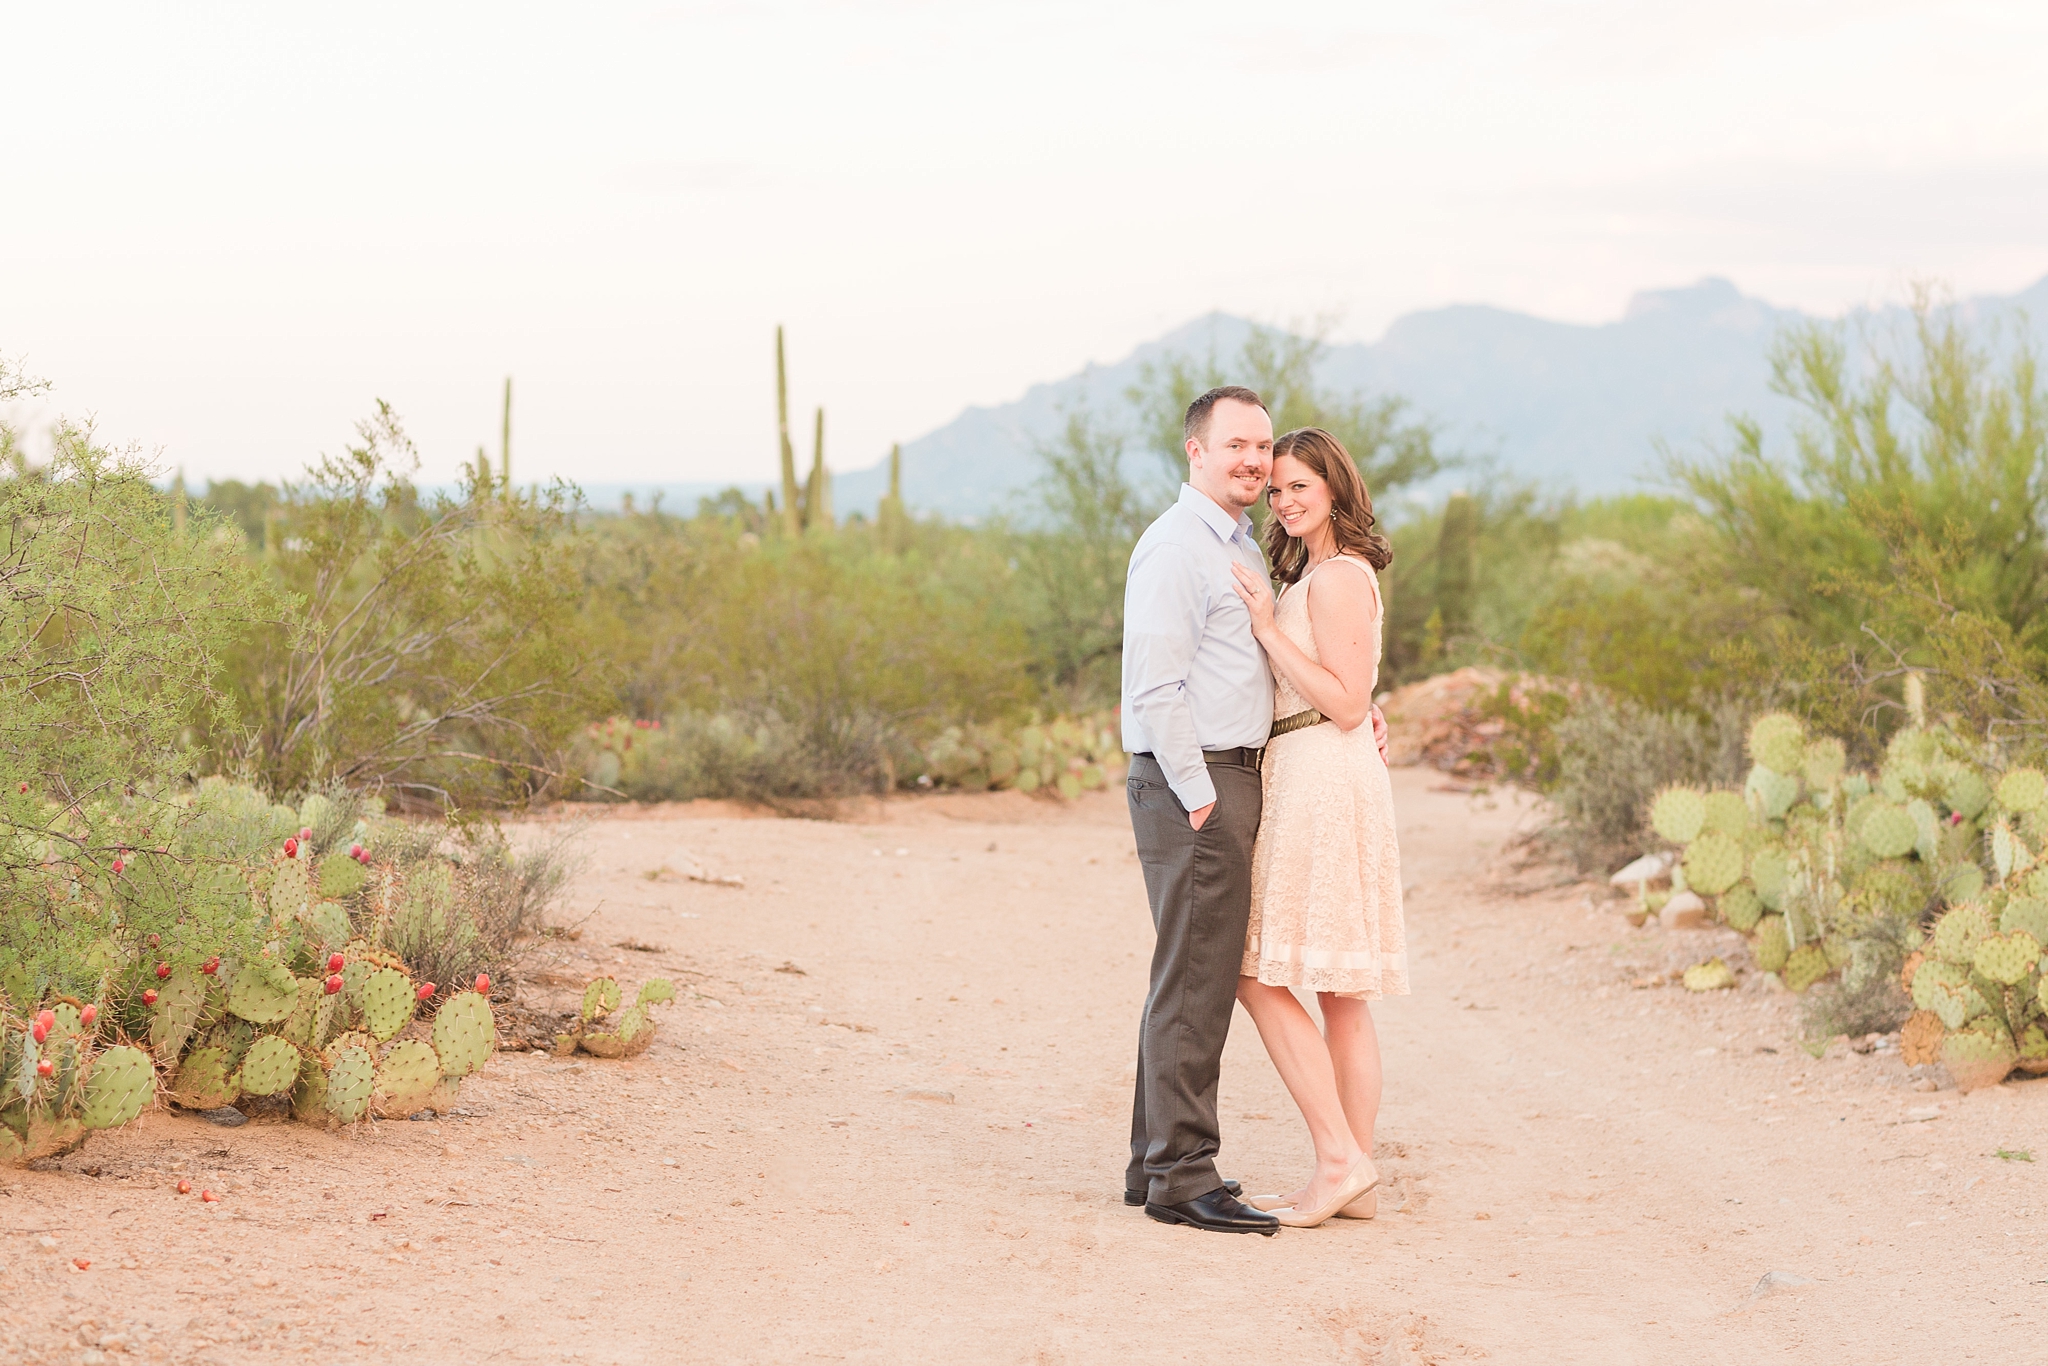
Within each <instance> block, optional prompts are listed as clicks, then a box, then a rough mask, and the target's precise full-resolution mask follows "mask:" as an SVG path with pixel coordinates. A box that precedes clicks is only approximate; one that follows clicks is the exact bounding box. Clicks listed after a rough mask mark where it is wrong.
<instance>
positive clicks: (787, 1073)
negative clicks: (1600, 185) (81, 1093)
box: [0, 769, 2048, 1366]
mask: <svg viewBox="0 0 2048 1366" xmlns="http://www.w3.org/2000/svg"><path fill="white" fill-rule="evenodd" d="M1436 781H1437V778H1436V775H1434V774H1431V773H1429V772H1427V771H1425V770H1415V769H1410V770H1399V771H1397V773H1396V794H1397V800H1398V804H1399V810H1400V814H1401V820H1402V822H1403V829H1402V845H1403V851H1404V858H1405V859H1406V878H1407V882H1408V883H1409V886H1410V891H1409V902H1408V914H1409V926H1410V935H1411V943H1412V945H1413V952H1414V964H1413V975H1414V980H1415V984H1416V993H1417V994H1416V995H1414V996H1412V997H1409V998H1406V999H1402V1000H1398V1001H1393V1002H1388V1003H1385V1004H1383V1005H1381V1006H1379V1007H1378V1008H1377V1018H1378V1020H1379V1022H1380V1028H1381V1031H1382V1039H1383V1043H1384V1047H1385V1051H1386V1055H1387V1073H1388V1087H1387V1101H1386V1107H1385V1112H1384V1127H1383V1129H1382V1131H1381V1133H1380V1135H1379V1156H1380V1160H1381V1166H1382V1170H1383V1171H1385V1172H1386V1173H1387V1174H1388V1176H1389V1178H1390V1189H1389V1190H1388V1192H1387V1194H1386V1197H1385V1199H1384V1200H1383V1204H1382V1208H1383V1211H1385V1212H1383V1213H1382V1215H1381V1217H1380V1218H1379V1219H1377V1220H1375V1221H1373V1222H1370V1223H1360V1222H1351V1221H1338V1222H1334V1223H1332V1224H1330V1225H1327V1226H1325V1227H1323V1228H1321V1229H1316V1230H1309V1231H1297V1230H1288V1231H1284V1232H1282V1233H1281V1234H1280V1235H1279V1236H1278V1237H1276V1238H1272V1239H1264V1238H1247V1237H1232V1236H1225V1235H1217V1234H1207V1233H1199V1232H1195V1231H1193V1230H1187V1229H1176V1228H1167V1227H1163V1226H1161V1225H1158V1224H1154V1223H1152V1222H1150V1221H1148V1220H1147V1219H1146V1218H1145V1217H1144V1216H1143V1214H1142V1213H1141V1212H1140V1211H1137V1210H1132V1209H1126V1208H1125V1207H1124V1206H1123V1204H1122V1202H1121V1199H1120V1191H1121V1186H1122V1169H1123V1163H1124V1150H1125V1135H1126V1127H1127V1123H1128V1119H1127V1115H1128V1110H1127V1106H1128V1103H1129V1093H1130V1086H1131V1080H1130V1079H1131V1059H1132V1051H1133V1047H1134V1044H1135V1038H1136V1020H1137V1010H1138V1005H1139V1002H1140V1000H1141V999H1142V996H1143V992H1144V985H1145V961H1146V957H1147V955H1148V954H1149V952H1150V941H1151V929H1150V922H1149V920H1148V918H1147V915H1146V911H1145V903H1144V896H1143V888H1142V884H1141V881H1140V876H1139V872H1138V867H1137V861H1136V858H1135V856H1134V855H1133V853H1132V850H1131V839H1130V832H1129V828H1128V826H1127V824H1126V820H1125V815H1124V811H1123V805H1122V795H1121V794H1120V793H1114V792H1112V793H1108V794H1098V795H1096V796H1093V797H1090V798H1088V799H1086V800H1084V801H1082V802H1080V803H1076V804H1074V805H1072V806H1067V807H1062V806H1058V805H1056V804H1052V803H1047V802H1040V801H1033V800H1029V799H1025V798H1021V797H1016V796H1014V795H1004V796H990V797H978V798H960V797H951V798H928V799H920V800H906V801H901V802H893V803H890V804H888V805H886V806H879V807H876V808H874V809H871V810H869V811H867V812H865V813H863V814H864V816H865V819H863V820H860V821H855V822H843V823H823V822H816V821H798V820H776V819H748V818H745V817H744V815H743V814H742V813H735V812H732V811H729V810H721V809H719V808H716V807H711V808H704V807H699V808H695V809H669V810H660V809H655V810H643V811H622V812H617V813H613V814H609V815H606V816H604V817H602V818H600V819H597V820H594V821H593V822H592V823H591V825H590V827H589V829H588V831H587V833H586V835H585V847H586V848H587V849H588V851H589V854H590V861H589V867H588V871H587V874H586V876H585V877H584V878H583V879H582V880H581V881H580V883H579V884H578V893H577V897H578V901H579V903H580V905H579V906H578V908H577V913H578V914H583V913H586V912H588V913H589V918H588V920H587V921H586V923H585V924H584V933H583V937H582V938H581V939H580V940H579V941H578V942H577V943H576V945H575V946H574V947H573V950H572V952H571V954H570V956H569V957H568V958H567V959H566V961H564V962H562V963H561V964H559V969H560V971H561V973H562V975H563V976H564V977H565V978H574V979H575V980H581V977H582V976H583V975H584V974H587V973H590V972H593V971H597V970H605V969H615V970H616V971H617V972H618V973H619V974H620V975H621V976H622V977H623V978H624V979H625V980H626V981H627V982H628V984H629V986H630V985H631V984H633V983H636V982H638V981H639V980H640V979H641V978H642V977H645V976H653V975H662V974H666V975H669V976H672V977H674V978H675V979H676V980H677V982H678V984H679V985H682V986H683V987H684V990H683V992H682V999H681V1000H680V1001H679V1002H678V1004H676V1005H674V1006H672V1007H667V1008H665V1012H664V1016H663V1024H662V1033H661V1037H660V1040H659V1042H657V1043H656V1045H655V1046H654V1048H653V1049H652V1050H651V1051H650V1052H648V1053H647V1054H645V1055H644V1056H642V1057H640V1058H637V1059H633V1060H629V1061H618V1062H599V1061H594V1060H584V1061H581V1062H565V1061H559V1060H555V1059H552V1058H544V1057H541V1056H538V1055H514V1054H500V1055H499V1056H498V1058H497V1059H496V1060H495V1061H494V1062H493V1063H492V1065H491V1066H490V1067H489V1068H488V1069H487V1071H486V1073H485V1074H484V1076H483V1077H482V1078H480V1079H479V1080H477V1081H476V1082H474V1083H472V1084H471V1085H469V1086H468V1087H466V1088H465V1090H464V1092H463V1109H464V1110H465V1111H467V1113H464V1114H458V1115H449V1116H444V1117H442V1118H440V1119H438V1120H435V1121H410V1122H408V1121H397V1122H386V1123H375V1124H368V1125H361V1126H357V1127H356V1128H355V1129H354V1130H351V1131H348V1132H343V1133H335V1134H328V1133H323V1132H319V1131H316V1130H310V1129H308V1128H306V1127H305V1126H302V1125H295V1124H289V1123H275V1124H271V1123H260V1122H259V1123H252V1124H249V1125H248V1126H246V1127H243V1128H239V1129H232V1130H229V1129H220V1128H215V1127H213V1126H210V1125H208V1124H206V1123H204V1122H203V1121H200V1120H198V1119H195V1118H192V1117H189V1116H184V1115H173V1114H157V1115H152V1116H148V1117H145V1119H144V1120H143V1121H141V1122H140V1123H138V1124H136V1125H134V1126H132V1127H131V1128H129V1129H127V1130H124V1131H121V1132H119V1133H115V1134H111V1135H104V1136H100V1137H98V1138H96V1139H95V1140H94V1141H93V1142H91V1143H90V1144H89V1145H88V1146H87V1147H86V1148H85V1149H84V1150H83V1151H81V1152H80V1153H78V1154H75V1155H73V1156H72V1157H69V1158H67V1159H65V1160H64V1161H63V1162H62V1164H61V1167H60V1168H58V1169H53V1170H48V1171H37V1172H8V1173H4V1174H0V1230H4V1236H0V1350H4V1351H5V1352H6V1354H7V1357H8V1359H10V1360H20V1361H28V1362H37V1363H41V1362H81V1361H82V1362H100V1361H108V1362H119V1361H124V1360H136V1359H140V1360H165V1359H169V1360H174V1361H180V1362H183V1361H219V1362H242V1361H261V1360H265V1359H268V1358H269V1357H271V1356H272V1355H273V1354H280V1353H281V1354H285V1355H291V1354H301V1355H308V1356H312V1357H316V1358H318V1359H320V1360H323V1361H334V1362H356V1361H361V1362H388V1361H395V1360H408V1361H427V1362H441V1361H449V1362H454V1361H462V1362H470V1363H480V1362H499V1361H503V1362H550V1361H584V1362H592V1363H608V1362H620V1363H626V1362H675V1361H713V1360H717V1361H748V1362H751V1361H760V1362H786V1361H803V1360H813V1359H815V1360H839V1361H860V1362H895V1361H904V1360H911V1359H918V1360H927V1361H945V1362H954V1361H958V1362H1025V1363H1041V1362H1043V1363H1051V1362H1094V1361H1104V1362H1108V1361H1116V1362H1180V1361H1189V1362H1214V1361H1228V1360H1245V1361H1260V1362H1263V1361H1281V1360H1286V1361H1311V1362H1313V1361H1331V1362H1370V1363H1375V1366H1388V1364H1393V1363H1416V1362H1455V1361H1459V1360H1462V1359H1467V1358H1481V1357H1486V1358H1492V1359H1494V1360H1499V1361H1509V1362H1524V1361H1527V1362H1572V1363H1588V1362H1674V1361H1679V1362H1693V1361H1699V1362H1707V1361H1714V1362H1720V1361H1737V1360H1739V1361H1766V1362H1775V1361H1787V1362H1830V1363H1832V1362H1845V1361H1859V1362H1864V1361H1868V1362H1918V1361H1923V1360H1931V1359H1936V1358H1940V1359H1944V1360H1972V1359H1976V1360H1987V1361H1988V1360H2000V1361H2007V1360H2039V1359H2042V1357H2043V1356H2044V1354H2048V1349H2044V1348H2043V1347H2042V1346H2041V1338H2040V1333H2041V1326H2040V1325H2041V1323H2042V1318H2043V1309H2044V1306H2048V1257H2044V1254H2043V1252H2042V1249H2041V1247H2040V1230H2041V1229H2042V1227H2043V1223H2044V1218H2048V1201H2044V1197H2043V1195H2042V1193H2041V1190H2040V1183H2041V1179H2042V1175H2043V1173H2044V1170H2048V1082H2027V1083H2020V1084H2013V1085H2008V1086H2005V1087H2000V1088H1997V1089H1996V1090H1993V1091H1990V1092H1980V1093H1977V1094H1974V1095H1971V1096H1969V1097H1962V1096H1959V1095H1958V1094H1957V1093H1956V1092H1954V1091H1940V1092H1932V1093H1928V1092H1922V1091H1916V1090H1914V1089H1912V1080H1911V1079H1910V1078H1909V1077H1908V1076H1907V1074H1906V1072H1905V1070H1904V1068H1903V1067H1902V1066H1901V1065H1900V1063H1899V1061H1898V1060H1897V1058H1896V1056H1895V1055H1891V1056H1887V1055H1885V1054H1882V1053H1879V1054H1873V1055H1871V1056H1868V1057H1859V1056H1856V1055H1854V1054H1851V1053H1847V1052H1845V1051H1843V1050H1840V1049H1837V1051H1836V1052H1835V1053H1834V1054H1833V1055H1831V1056H1830V1057H1828V1058H1827V1059H1825V1060H1823V1061H1815V1060H1813V1059H1812V1058H1810V1057H1808V1056H1807V1055H1806V1054H1805V1053H1803V1052H1801V1051H1800V1050H1799V1049H1798V1048H1797V1047H1796V1045H1795V1044H1793V1042H1792V1040H1791V1035H1792V1029H1793V1012H1792V1009H1791V1006H1790V1004H1789V1002H1788V1000H1787V999H1786V998H1785V997H1784V996H1783V995H1782V994H1778V995H1773V994H1769V993H1766V992H1763V991H1758V990H1751V989H1745V990H1739V991H1732V992H1722V993H1718V994H1716V995H1714V996H1711V997H1696V996H1692V995H1690V994H1688V993H1686V992H1684V991H1683V990H1681V989H1679V988H1676V987H1672V986H1668V985H1663V986H1648V987H1637V986H1634V985H1632V984H1634V983H1638V982H1642V981H1645V980H1654V978H1655V975H1656V974H1657V972H1658V971H1659V970H1661V969H1664V968H1667V967H1669V966H1671V965H1674V964H1682V963H1685V962H1691V961H1695V960H1697V959H1698V958H1701V957H1704V956H1705V955H1706V954H1707V953H1708V952H1711V951H1714V950H1715V949H1716V948H1717V947H1719V944H1720V941H1719V940H1718V939H1717V938H1716V936H1715V935H1714V934H1713V933H1711V932H1700V933H1691V934H1678V935H1667V934H1665V933H1663V932H1661V931H1658V930H1655V929H1648V930H1630V929H1628V928H1627V927H1626V924H1625V922H1623V921H1622V920H1621V919H1620V918H1619V917H1618V916H1617V915H1615V914H1614V913H1613V911H1612V909H1611V908H1610V907H1608V906H1607V905H1606V904H1604V903H1602V904H1599V905H1596V904H1594V902H1592V901H1591V900H1589V899H1588V897H1587V893H1586V889H1585V888H1577V887H1574V888H1552V889H1550V890H1548V891H1534V892H1529V891H1519V890H1518V888H1517V887H1516V886H1515V885H1514V884H1513V883H1512V881H1510V879H1513V878H1516V877H1522V878H1527V877H1528V876H1529V875H1528V874H1527V873H1520V874H1517V873H1515V872H1514V871H1513V870H1512V869H1511V868H1510V867H1509V866H1508V863H1507V861H1506V860H1505V859H1504V858H1502V857H1501V855H1500V850H1501V847H1502V845H1503V843H1504V842H1505V841H1506V839H1507V838H1508V837H1509V836H1510V834H1511V832H1512V830H1513V828H1514V826H1515V824H1516V822H1517V821H1518V820H1521V819H1526V813H1523V812H1518V811H1517V809H1516V808H1515V806H1514V805H1513V803H1512V802H1511V801H1509V800H1507V799H1498V800H1496V799H1490V798H1486V797H1475V796H1470V795H1466V794H1461V793H1455V792H1446V791H1441V790H1436V789H1434V788H1433V787H1432V784H1433V783H1434V782H1436ZM686 855H694V856H695V857H696V858H698V859H700V860H701V861H702V863H703V864H704V865H705V866H707V867H709V868H710V869H712V870H713V871H715V872H720V873H732V874H737V875H739V876H741V877H743V878H744V879H745V882H746V885H745V887H744V888H743V889H733V888H727V887H718V886H710V885H704V884H701V883H695V882H686V881H678V880H674V879H671V878H665V877H664V878H661V879H658V880H649V879H648V878H647V877H646V876H645V874H647V873H649V872H651V871H655V870H658V869H660V868H661V867H662V866H664V865H668V866H670V867H677V868H680V867H683V866H684V860H685V858H686ZM629 940H630V941H634V942H637V943H639V944H642V945H647V946H653V949H654V951H645V950H627V949H617V948H613V947H610V946H611V945H614V944H617V943H620V942H623V941H629ZM1675 941H1686V942H1675ZM1223 1094H1224V1103H1223V1115H1224V1162H1225V1167H1226V1170H1227V1171H1229V1172H1231V1173H1234V1174H1237V1175H1239V1176H1241V1177H1242V1178H1243V1179H1244V1180H1245V1181H1246V1182H1247V1183H1248V1184H1249V1185H1251V1186H1253V1187H1254V1188H1257V1189H1270V1188H1285V1187H1288V1186H1290V1185H1291V1184H1292V1183H1294V1182H1296V1181H1297V1180H1298V1179H1299V1178H1300V1177H1301V1176H1302V1174H1303V1173H1304V1172H1305V1170H1306V1164H1307V1161H1308V1150H1307V1145H1306V1142H1305V1140H1304V1138H1303V1135H1302V1131H1301V1128H1300V1124H1299V1121H1298V1118H1297V1117H1296V1116H1295V1114H1294V1113H1293V1110H1292V1108H1291V1106H1290V1104H1289V1102H1288V1100H1287V1097H1286V1095H1285V1093H1284V1091H1283V1090H1282V1089H1281V1087H1280V1085H1279V1083H1278V1081H1277V1079H1276V1078H1275V1076H1274V1074H1273V1071H1272V1069H1271V1067H1270V1066H1269V1064H1268V1063H1267V1062H1266V1059H1265V1057H1264V1055H1263V1054H1262V1052H1261V1051H1260V1048H1259V1044H1258V1038H1257V1035H1256V1033H1255V1031H1254V1030H1253V1029H1252V1028H1251V1026H1250V1023H1249V1021H1247V1020H1245V1019H1243V1018H1242V1017H1241V1016H1240V1018H1239V1021H1238V1027H1237V1028H1236V1030H1235V1031H1234V1032H1233V1034H1232V1037H1231V1043H1230V1049H1229V1053H1228V1056H1227V1058H1226V1062H1225V1069H1224V1082H1223ZM2000 1148H2004V1149H2007V1150H2016V1149H2030V1150H2031V1151H2032V1152H2033V1153H2034V1155H2035V1156H2037V1157H2039V1158H2041V1159H2042V1161H2041V1162H2040V1163H2037V1164H2029V1163H2026V1162H2022V1161H2012V1160H2002V1159H2000V1158H1999V1157H1997V1156H1996V1155H1995V1154H1996V1151H1997V1150H1998V1149H2000ZM181 1173H185V1174H189V1175H190V1177H191V1179H192V1180H193V1182H194V1186H195V1194H193V1195H190V1196H184V1197H180V1196H178V1195H177V1194H175V1193H174V1190H173V1185H174V1182H175V1181H176V1179H177V1177H178V1175H179V1174H181ZM200 1187H205V1188H209V1189H213V1190H215V1191H217V1192H220V1193H221V1194H222V1196H223V1199H222V1201H221V1203H220V1204H218V1205H216V1206H202V1205H201V1204H200V1203H199V1200H198V1198H197V1194H196V1192H197V1190H198V1189H199V1188H200ZM1394 1206H1399V1208H1398V1209H1394V1208H1392V1207H1394ZM74 1258H83V1259H86V1260H88V1261H90V1263H91V1267H90V1269H89V1270H83V1271H81V1270H75V1269H74V1268H73V1259H74ZM1774 1271H1775V1272H1780V1273H1785V1274H1786V1275H1788V1276H1791V1277H1797V1278H1800V1279H1801V1280H1802V1281H1804V1282H1805V1283H1804V1284H1797V1285H1791V1286H1788V1287H1787V1288H1785V1289H1783V1290H1780V1291H1777V1292H1775V1293H1768V1294H1763V1295H1760V1296H1756V1297H1754V1298H1752V1295H1753V1288H1754V1287H1756V1286H1757V1284H1758V1281H1759V1279H1760V1278H1762V1277H1764V1276H1765V1274H1766V1273H1768V1272H1774Z"/></svg>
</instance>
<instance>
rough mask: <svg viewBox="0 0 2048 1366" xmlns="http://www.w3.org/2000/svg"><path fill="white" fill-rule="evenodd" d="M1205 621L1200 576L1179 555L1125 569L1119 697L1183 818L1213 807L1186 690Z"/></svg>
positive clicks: (1169, 552)
mask: <svg viewBox="0 0 2048 1366" xmlns="http://www.w3.org/2000/svg"><path fill="white" fill-rule="evenodd" d="M1208 616H1209V603H1208V594H1207V593H1206V592H1205V591H1204V589H1203V586H1202V573H1201V568H1200V566H1199V565H1198V564H1197V563H1196V562H1195V560H1194V557H1193V556H1191V555H1190V554H1189V553H1188V552H1187V551H1186V550H1184V549H1182V548H1181V547H1179V546H1173V545H1164V546H1159V547H1156V548H1155V549H1153V550H1152V551H1151V553H1149V554H1147V555H1145V556H1144V557H1143V558H1141V559H1139V560H1138V561H1137V562H1135V563H1134V564H1132V565H1131V572H1130V577H1129V579H1128V580H1127V581H1126V586H1125V603H1124V692H1125V695H1126V696H1127V697H1128V698H1129V706H1130V708H1131V712H1132V714H1133V715H1134V716H1135V717H1136V718H1137V721H1138V725H1139V726H1140V727H1141V728H1142V729H1143V731H1144V733H1145V737H1146V739H1147V740H1149V741H1150V742H1151V745H1152V754H1153V757H1154V758H1156V759H1158V760H1159V767H1160V768H1162V769H1164V770H1165V772H1166V783H1167V786H1168V787H1170V788H1172V789H1173V795H1174V796H1176V797H1178V798H1180V803H1181V805H1182V806H1185V807H1186V808H1187V809H1188V810H1190V811H1194V810H1197V809H1199V808H1201V807H1204V806H1207V805H1208V804H1209V803H1210V802H1213V801H1215V800H1216V785H1215V783H1214V782H1213V781H1211V780H1210V777H1209V764H1208V761H1206V760H1205V759H1203V758H1202V742H1201V739H1200V737H1199V735H1198V734H1197V732H1196V730H1195V709H1194V704H1193V702H1192V701H1191V700H1190V699H1189V697H1188V686H1187V684H1188V670H1189V668H1190V667H1191V666H1192V665H1193V663H1194V659H1195V648H1196V646H1198V645H1200V644H1201V642H1202V630H1203V627H1204V625H1205V624H1206V623H1207V621H1208Z"/></svg>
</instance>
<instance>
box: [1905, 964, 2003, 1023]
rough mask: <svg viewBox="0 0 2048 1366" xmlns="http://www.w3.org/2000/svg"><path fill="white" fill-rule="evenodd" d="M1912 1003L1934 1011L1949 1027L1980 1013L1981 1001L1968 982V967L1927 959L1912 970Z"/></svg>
mask: <svg viewBox="0 0 2048 1366" xmlns="http://www.w3.org/2000/svg"><path fill="white" fill-rule="evenodd" d="M1912 994H1913V1004H1914V1005H1916V1006H1918V1007H1919V1008H1920V1009H1922V1010H1928V1011H1932V1012H1934V1014H1936V1015H1938V1016H1940V1017H1941V1022H1942V1023H1943V1024H1945V1025H1947V1026H1948V1027H1949V1028H1950V1029H1961V1028H1962V1027H1963V1024H1964V1022H1965V1021H1966V1020H1969V1019H1970V1018H1971V1017H1972V1016H1976V1015H1981V1014H1983V1013H1984V1010H1985V1008H1986V1007H1985V1004H1984V1000H1983V998H1982V997H1981V996H1980V995H1979V994H1978V992H1977V989H1976V987H1974V986H1972V985H1971V984H1970V973H1969V969H1968V968H1965V967H1963V966H1961V965H1959V964H1956V963H1951V962H1949V961H1948V960H1947V959H1943V958H1930V959H1928V960H1927V961H1926V962H1924V963H1922V964H1921V965H1920V967H1919V968H1918V970H1916V971H1915V972H1914V973H1913V993H1912Z"/></svg>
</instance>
